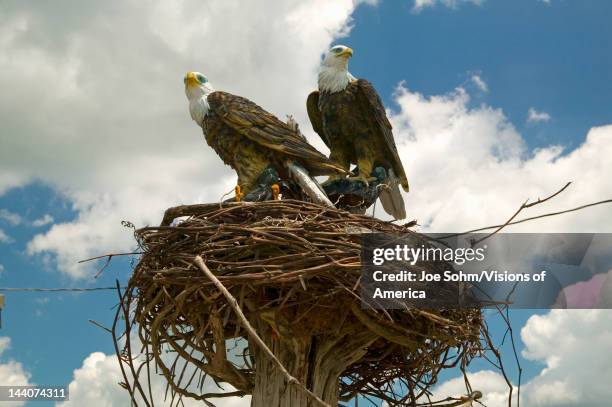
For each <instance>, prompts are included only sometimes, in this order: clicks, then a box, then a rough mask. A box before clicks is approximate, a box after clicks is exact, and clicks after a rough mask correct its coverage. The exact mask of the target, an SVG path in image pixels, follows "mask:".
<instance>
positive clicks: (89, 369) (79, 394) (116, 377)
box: [56, 352, 250, 407]
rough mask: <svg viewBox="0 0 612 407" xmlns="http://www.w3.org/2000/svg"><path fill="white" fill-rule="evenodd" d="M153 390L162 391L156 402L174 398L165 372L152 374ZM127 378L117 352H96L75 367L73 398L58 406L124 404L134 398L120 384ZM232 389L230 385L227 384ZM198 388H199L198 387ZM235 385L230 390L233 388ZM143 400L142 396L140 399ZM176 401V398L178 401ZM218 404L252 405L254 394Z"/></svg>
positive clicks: (192, 404) (189, 403)
mask: <svg viewBox="0 0 612 407" xmlns="http://www.w3.org/2000/svg"><path fill="white" fill-rule="evenodd" d="M180 367H181V366H180V365H179V368H180ZM191 374H192V371H189V370H187V371H186V373H185V377H190V376H191ZM151 380H152V381H151V385H152V393H153V394H155V395H158V397H157V398H156V399H155V405H160V406H169V405H170V403H169V401H170V399H168V400H166V401H164V394H165V386H166V382H165V380H164V379H163V376H161V375H159V374H154V373H153V374H152V377H151ZM122 381H123V376H122V375H121V370H120V368H119V364H118V362H117V357H116V356H115V355H105V354H104V353H102V352H94V353H92V354H90V355H89V356H88V357H87V358H85V360H84V361H83V365H82V366H81V367H80V368H78V369H76V370H75V371H74V375H73V380H72V381H71V382H70V384H69V388H68V390H69V394H70V400H69V401H67V402H62V403H58V404H56V406H58V407H72V406H87V405H95V406H96V407H98V406H99V407H107V406H108V407H113V406H124V405H128V404H129V402H130V397H129V394H128V392H127V391H126V390H125V389H123V388H122V387H120V386H119V385H118V383H119V382H122ZM205 386H209V387H206V388H205V391H207V390H209V391H218V389H217V388H216V387H213V385H212V383H208V382H207V384H206V385H205ZM224 387H227V388H228V389H229V387H230V386H227V385H225V386H224ZM194 390H195V389H194ZM231 390H233V388H231V389H229V390H227V391H231ZM138 400H140V399H138ZM175 404H176V401H175ZM214 404H215V405H216V406H218V407H248V406H249V405H250V397H248V396H245V397H242V398H241V397H228V398H219V399H215V400H214ZM183 405H184V406H185V407H197V406H201V405H202V402H200V401H196V400H194V399H190V398H185V399H183Z"/></svg>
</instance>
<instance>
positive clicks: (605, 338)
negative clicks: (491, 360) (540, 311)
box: [521, 310, 612, 407]
mask: <svg viewBox="0 0 612 407" xmlns="http://www.w3.org/2000/svg"><path fill="white" fill-rule="evenodd" d="M521 338H522V340H523V342H524V343H525V350H524V352H523V356H525V357H526V358H528V359H531V360H534V361H539V362H542V363H544V364H545V367H544V369H543V370H542V372H541V373H540V374H539V375H538V376H537V377H536V378H534V379H533V380H531V381H530V382H529V383H528V384H527V385H526V386H525V400H526V403H527V404H526V405H527V406H537V407H548V406H550V407H557V406H568V407H569V406H572V407H574V406H575V407H578V406H592V407H604V406H609V405H610V400H612V388H611V387H610V386H609V385H608V383H609V378H610V377H612V358H610V357H609V355H610V354H612V310H552V311H550V312H549V313H548V314H546V315H542V316H539V315H534V316H532V317H531V318H530V319H529V320H528V321H527V323H526V324H525V327H524V328H523V329H522V330H521Z"/></svg>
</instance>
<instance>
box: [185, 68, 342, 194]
mask: <svg viewBox="0 0 612 407" xmlns="http://www.w3.org/2000/svg"><path fill="white" fill-rule="evenodd" d="M184 82H185V94H186V95H187V99H188V100H189V112H190V114H191V118H192V119H193V120H194V121H195V122H196V123H197V124H198V125H199V126H200V127H201V128H202V130H203V132H204V135H205V138H206V142H207V143H208V145H209V146H211V147H212V148H213V149H214V150H215V151H216V152H217V154H218V155H219V156H220V157H221V159H222V160H223V162H224V163H225V164H227V165H229V166H230V167H232V168H233V169H234V170H235V171H236V173H237V174H238V185H237V186H236V196H237V200H239V198H240V196H241V195H246V194H248V193H249V192H250V191H251V190H252V189H253V188H254V187H255V186H256V183H257V180H258V178H259V176H260V175H261V174H262V173H263V172H264V171H265V170H266V169H267V168H269V167H272V168H274V169H275V170H276V171H277V172H278V173H279V174H280V176H281V177H283V178H285V179H289V178H292V179H293V180H294V181H295V182H296V183H297V184H299V185H300V187H301V188H302V189H303V190H304V192H305V193H306V194H307V195H308V196H310V197H311V198H312V199H313V201H315V202H318V203H322V204H326V205H329V206H333V204H332V203H331V202H330V201H329V199H328V198H327V196H326V195H325V193H324V192H323V190H322V189H321V188H320V187H319V185H318V184H317V183H316V181H315V180H314V179H313V178H312V177H313V176H318V175H334V174H344V173H345V171H344V169H343V168H342V167H340V166H339V165H337V164H335V163H333V162H332V161H331V160H329V159H328V158H327V157H325V156H324V155H323V154H321V153H320V152H319V151H317V150H316V149H315V148H314V147H312V146H311V145H310V144H308V142H307V141H306V139H305V138H304V136H303V135H302V134H301V133H300V132H299V130H298V129H297V126H295V125H292V124H291V123H290V124H286V123H283V122H282V121H280V120H279V119H278V118H276V117H275V116H274V115H272V114H270V113H268V112H267V111H265V110H264V109H262V108H261V107H259V106H258V105H256V104H255V103H253V102H251V101H250V100H248V99H246V98H243V97H240V96H236V95H232V94H230V93H227V92H220V91H215V90H214V89H213V87H212V86H211V85H210V82H209V81H208V79H207V78H206V77H205V76H204V75H202V74H201V73H199V72H188V73H187V74H186V75H185V79H184ZM276 188H277V189H278V186H276Z"/></svg>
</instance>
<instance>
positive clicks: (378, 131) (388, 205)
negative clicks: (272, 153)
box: [306, 45, 408, 219]
mask: <svg viewBox="0 0 612 407" xmlns="http://www.w3.org/2000/svg"><path fill="white" fill-rule="evenodd" d="M352 55H353V50H352V49H351V48H349V47H346V46H343V45H337V46H335V47H333V48H332V49H330V50H329V52H328V53H327V55H326V56H325V58H324V59H323V62H322V63H321V67H320V70H319V90H318V91H314V92H312V93H311V94H310V95H309V96H308V100H307V102H306V107H307V110H308V116H309V118H310V122H311V123H312V127H313V128H314V130H315V131H316V132H317V133H318V134H319V136H321V138H322V139H323V141H324V142H325V144H327V146H328V147H329V149H330V151H331V154H330V156H329V158H330V159H331V160H332V161H334V162H336V163H338V164H340V165H341V166H342V168H344V169H345V170H349V168H350V166H351V164H356V165H357V167H358V170H359V173H358V175H357V176H356V177H353V179H358V180H360V181H363V182H364V183H365V184H366V185H367V184H368V182H369V181H372V180H373V178H372V177H371V175H372V170H373V169H374V168H376V167H383V168H384V169H385V171H386V173H387V179H386V180H385V182H384V187H383V188H381V191H380V195H379V198H380V200H381V202H382V205H383V208H384V209H385V212H387V213H388V214H390V215H392V216H394V217H395V218H396V219H404V218H405V217H406V210H405V207H404V200H403V198H402V195H401V192H400V189H399V186H398V185H401V186H402V188H403V189H404V190H405V191H406V192H407V191H408V179H407V178H406V173H405V171H404V167H403V165H402V161H401V160H400V157H399V154H398V153H397V147H396V146H395V141H394V139H393V133H392V130H391V123H389V120H388V119H387V115H386V113H385V108H384V106H383V104H382V101H381V100H380V97H379V96H378V93H377V92H376V90H375V89H374V87H373V86H372V84H371V83H370V82H368V81H366V80H364V79H356V78H355V77H354V76H353V75H351V74H350V73H349V72H348V60H349V58H350V57H351V56H352Z"/></svg>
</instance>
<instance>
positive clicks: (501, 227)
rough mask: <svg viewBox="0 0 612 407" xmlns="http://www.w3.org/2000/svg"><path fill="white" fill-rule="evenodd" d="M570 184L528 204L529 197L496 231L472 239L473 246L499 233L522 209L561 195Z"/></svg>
mask: <svg viewBox="0 0 612 407" xmlns="http://www.w3.org/2000/svg"><path fill="white" fill-rule="evenodd" d="M570 185H571V182H568V183H567V184H565V186H564V187H563V188H561V189H560V190H558V191H557V192H555V193H554V194H552V195H550V196H549V197H548V198H544V199H540V198H538V200H537V201H535V202H532V203H530V204H528V203H527V202H529V199H527V200H526V201H525V203H523V204H522V205H521V206H520V208H518V210H517V211H516V212H515V213H514V215H512V216H511V217H510V219H508V220H507V221H506V223H504V224H503V225H501V226H500V227H498V228H497V229H496V230H495V231H493V232H491V233H489V234H488V235H486V236H485V237H483V238H481V239H478V240H473V241H472V246H475V245H477V244H478V243H480V242H482V241H484V240H487V239H488V238H490V237H491V236H493V235H494V234H496V233H498V232H499V231H500V230H502V229H503V228H505V227H506V226H508V225H509V224H510V222H512V221H513V220H514V218H516V217H517V216H518V214H519V213H521V211H522V210H523V209H527V208H531V207H533V206H536V205H539V204H541V203H544V202H546V201H548V200H549V199H552V198H554V197H555V196H557V195H559V194H560V193H561V192H563V191H565V189H566V188H567V187H569V186H570Z"/></svg>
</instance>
